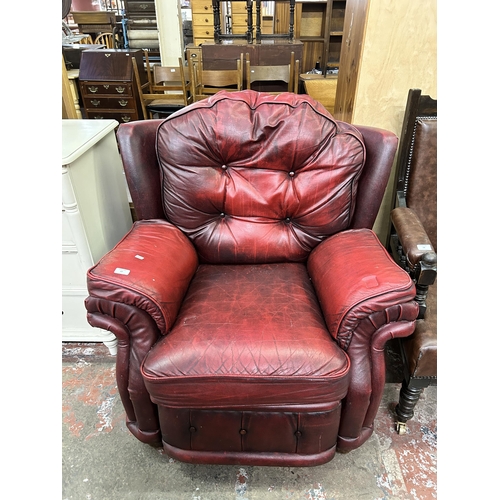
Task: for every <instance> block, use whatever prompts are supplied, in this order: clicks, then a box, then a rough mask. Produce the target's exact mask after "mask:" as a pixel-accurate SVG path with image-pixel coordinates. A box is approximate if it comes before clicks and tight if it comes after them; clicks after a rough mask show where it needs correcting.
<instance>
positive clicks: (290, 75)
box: [245, 51, 299, 94]
mask: <svg viewBox="0 0 500 500" xmlns="http://www.w3.org/2000/svg"><path fill="white" fill-rule="evenodd" d="M245 68H246V75H245V79H246V88H247V89H250V88H252V83H256V82H259V83H267V84H269V85H273V84H276V85H281V86H282V87H283V88H285V86H286V90H277V91H272V90H269V91H268V90H266V92H267V93H269V94H281V93H282V92H295V93H296V94H298V93H299V60H298V59H295V53H294V52H293V51H292V52H290V63H289V64H282V65H269V66H252V65H251V64H250V54H249V53H248V52H247V54H246V58H245ZM255 90H257V89H255Z"/></svg>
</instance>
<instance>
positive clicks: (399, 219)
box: [391, 207, 437, 268]
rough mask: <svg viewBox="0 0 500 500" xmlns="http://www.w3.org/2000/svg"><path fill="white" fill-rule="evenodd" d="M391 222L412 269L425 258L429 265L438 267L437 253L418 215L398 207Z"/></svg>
mask: <svg viewBox="0 0 500 500" xmlns="http://www.w3.org/2000/svg"><path fill="white" fill-rule="evenodd" d="M391 220H392V224H393V225H394V229H395V230H396V233H397V235H398V238H399V241H400V243H401V246H402V247H403V252H404V255H405V256H406V259H407V260H408V263H409V265H410V267H411V268H414V267H415V266H416V265H417V264H418V263H419V262H420V261H421V260H422V259H423V258H424V259H425V260H426V264H427V265H436V263H437V255H436V252H435V250H434V247H433V246H432V243H431V240H430V238H429V237H428V236H427V233H426V231H425V229H424V226H423V225H422V222H421V221H420V219H419V217H418V215H417V214H416V213H415V212H414V211H413V210H412V209H411V208H407V207H397V208H395V209H394V210H392V211H391ZM424 256H425V257H424Z"/></svg>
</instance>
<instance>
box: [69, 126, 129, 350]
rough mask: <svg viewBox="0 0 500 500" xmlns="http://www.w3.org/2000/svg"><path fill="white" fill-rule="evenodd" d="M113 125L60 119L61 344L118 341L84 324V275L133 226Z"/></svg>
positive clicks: (110, 343) (111, 344)
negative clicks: (66, 342)
mask: <svg viewBox="0 0 500 500" xmlns="http://www.w3.org/2000/svg"><path fill="white" fill-rule="evenodd" d="M117 126H118V122H117V121H116V120H62V339H63V341H77V342H104V343H105V344H106V345H107V346H108V348H109V350H110V352H111V353H112V354H116V346H117V340H116V338H115V336H114V335H113V334H112V333H110V332H107V331H105V330H101V329H99V328H92V327H91V326H90V325H89V324H88V322H87V311H86V309H85V305H84V300H85V298H86V297H87V296H88V292H87V281H86V278H87V277H86V273H87V270H88V269H89V268H90V267H91V266H93V265H94V264H95V263H96V262H97V261H98V260H99V259H100V258H101V257H102V256H103V255H104V254H105V253H106V252H108V251H109V250H111V249H112V248H113V247H114V246H115V245H116V243H118V241H120V239H121V238H122V237H123V236H124V235H125V233H126V232H127V231H128V230H129V229H130V227H131V226H132V217H131V214H130V208H129V195H128V189H127V183H126V180H125V175H124V173H123V167H122V162H121V158H120V155H119V153H118V147H117V143H116V138H115V132H114V131H115V128H116V127H117Z"/></svg>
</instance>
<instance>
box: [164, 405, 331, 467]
mask: <svg viewBox="0 0 500 500" xmlns="http://www.w3.org/2000/svg"><path fill="white" fill-rule="evenodd" d="M158 410H159V417H160V427H161V430H162V440H163V446H164V449H165V451H166V452H167V453H168V454H169V455H170V456H172V457H173V458H177V459H178V460H181V461H183V462H192V463H205V464H240V463H241V464H243V463H245V464H247V465H279V466H281V465H290V466H292V465H296V466H302V465H319V464H322V463H326V462H328V461H329V460H331V459H332V458H333V456H334V454H335V450H336V442H337V434H338V430H339V423H340V414H341V405H340V402H336V403H335V404H334V405H333V408H331V409H330V410H327V411H317V410H315V409H312V411H298V412H297V411H291V410H290V409H283V410H282V411H276V410H274V411H268V410H266V409H263V408H261V409H259V410H257V409H256V410H254V411H249V410H245V411H241V410H231V409H226V410H220V409H204V410H198V409H178V408H166V407H161V406H160V407H159V408H158Z"/></svg>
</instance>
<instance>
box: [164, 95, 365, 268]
mask: <svg viewBox="0 0 500 500" xmlns="http://www.w3.org/2000/svg"><path fill="white" fill-rule="evenodd" d="M157 153H158V162H159V166H160V173H161V186H162V197H163V209H164V211H165V214H166V216H167V219H168V220H170V221H171V222H172V223H173V224H175V225H176V226H177V227H179V228H180V229H181V230H182V231H183V232H184V233H185V234H186V235H188V237H189V238H190V239H191V240H192V242H193V244H194V245H195V247H196V249H197V251H198V254H199V256H200V259H201V260H202V261H204V262H209V263H216V264H229V263H244V264H248V263H263V262H284V261H305V260H306V259H307V257H308V255H309V253H310V251H311V250H312V249H313V248H314V247H315V246H316V245H317V244H318V243H319V242H320V241H322V240H323V239H325V238H326V237H328V236H330V235H332V234H335V233H337V232H339V231H342V230H345V229H347V228H348V227H349V225H350V223H351V219H352V217H353V213H354V209H355V204H356V194H357V185H358V182H357V181H358V178H359V176H360V174H361V171H362V168H363V165H364V161H365V147H364V142H363V139H362V136H361V134H360V133H359V131H358V130H357V129H356V128H355V127H353V126H352V125H349V124H347V123H342V122H336V121H334V120H333V119H332V118H331V116H330V115H328V113H326V112H325V110H324V109H323V108H322V107H321V106H320V105H319V104H318V103H317V102H316V101H313V100H312V99H311V98H310V97H309V96H307V95H297V94H292V93H285V94H281V95H279V96H273V95H267V94H263V93H259V92H254V91H248V90H247V91H243V92H238V93H234V92H219V93H218V94H216V95H215V96H214V97H212V98H209V99H205V100H203V101H199V102H197V103H196V104H195V105H192V106H189V107H187V108H184V110H183V111H181V112H180V113H177V114H176V115H175V116H173V117H172V118H171V119H168V120H165V121H164V122H163V123H162V124H161V125H160V126H159V128H158V132H157Z"/></svg>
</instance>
